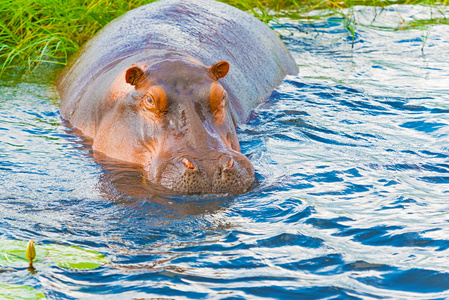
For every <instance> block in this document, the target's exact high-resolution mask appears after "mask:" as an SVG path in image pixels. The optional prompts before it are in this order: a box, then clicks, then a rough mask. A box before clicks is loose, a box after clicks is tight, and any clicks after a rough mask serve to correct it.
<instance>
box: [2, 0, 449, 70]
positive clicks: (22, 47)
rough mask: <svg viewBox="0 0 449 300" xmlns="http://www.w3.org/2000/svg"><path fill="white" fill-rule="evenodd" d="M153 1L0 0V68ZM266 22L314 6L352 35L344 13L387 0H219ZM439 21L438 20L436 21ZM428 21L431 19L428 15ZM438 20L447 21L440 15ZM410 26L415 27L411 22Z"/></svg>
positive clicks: (54, 49) (54, 58) (48, 51)
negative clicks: (341, 22) (341, 20)
mask: <svg viewBox="0 0 449 300" xmlns="http://www.w3.org/2000/svg"><path fill="white" fill-rule="evenodd" d="M153 1H154V0H114V1H112V0H71V1H66V0H39V1H32V0H2V1H0V70H5V69H6V68H7V67H11V66H18V67H26V68H28V69H32V68H33V67H35V66H36V65H38V64H40V63H43V62H49V63H53V64H61V65H65V64H66V63H67V61H68V59H69V58H70V56H71V55H72V54H73V53H74V52H76V51H77V50H78V48H79V47H80V46H81V45H82V44H83V43H84V42H85V41H87V40H88V39H89V38H90V37H92V36H93V35H94V34H95V33H96V32H97V31H99V30H100V29H101V28H103V26H105V25H106V24H107V23H108V22H110V21H111V20H113V19H115V18H116V17H118V16H120V15H122V14H124V13H125V12H127V11H128V10H131V9H133V8H136V7H138V6H141V5H144V4H147V3H149V2H153ZM222 1H223V2H226V3H228V4H230V5H233V6H236V7H238V8H240V9H242V10H246V11H248V12H251V13H252V14H253V15H255V16H256V17H257V18H259V19H261V20H262V21H264V22H266V23H268V22H269V21H271V20H276V18H278V17H280V16H288V17H291V18H304V16H305V15H306V13H307V12H308V11H310V10H314V9H331V10H333V11H335V12H337V13H339V14H341V16H342V17H343V18H344V19H345V21H346V22H345V24H346V27H347V28H348V30H349V32H350V33H352V34H353V35H354V30H355V29H354V28H355V24H356V22H355V20H353V18H351V16H350V15H348V14H346V13H345V10H344V9H345V8H347V7H352V6H354V5H373V6H380V7H385V6H387V5H390V4H391V2H390V1H387V0H369V1H364V0H344V1H337V0H222ZM446 1H447V0H444V1H443V2H441V1H439V2H438V1H436V0H413V2H412V0H399V1H395V2H394V3H395V4H398V3H399V4H423V5H436V4H443V5H445V4H446V3H445V2H446ZM440 21H441V20H440ZM428 22H429V23H431V22H432V20H428ZM442 22H447V20H446V19H444V20H443V21H442ZM414 26H419V25H417V24H414Z"/></svg>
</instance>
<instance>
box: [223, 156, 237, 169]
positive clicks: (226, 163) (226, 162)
mask: <svg viewBox="0 0 449 300" xmlns="http://www.w3.org/2000/svg"><path fill="white" fill-rule="evenodd" d="M220 166H221V169H222V170H223V171H224V170H228V169H231V168H232V167H233V166H234V159H232V157H230V156H227V155H226V156H223V157H222V158H221V159H220Z"/></svg>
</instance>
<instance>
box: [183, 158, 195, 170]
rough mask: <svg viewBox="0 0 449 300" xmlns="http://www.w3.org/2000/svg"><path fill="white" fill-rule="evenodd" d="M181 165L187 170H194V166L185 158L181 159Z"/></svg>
mask: <svg viewBox="0 0 449 300" xmlns="http://www.w3.org/2000/svg"><path fill="white" fill-rule="evenodd" d="M182 163H183V164H184V166H185V167H186V168H188V169H195V165H194V164H193V163H192V162H191V161H190V160H188V159H187V158H183V159H182Z"/></svg>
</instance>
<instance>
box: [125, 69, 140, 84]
mask: <svg viewBox="0 0 449 300" xmlns="http://www.w3.org/2000/svg"><path fill="white" fill-rule="evenodd" d="M144 78H145V73H144V72H143V71H142V69H141V68H139V67H131V68H129V69H128V70H126V75H125V79H126V82H127V83H129V84H131V85H137V84H138V83H139V82H141V81H142V80H143V79H144Z"/></svg>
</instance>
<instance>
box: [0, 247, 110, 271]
mask: <svg viewBox="0 0 449 300" xmlns="http://www.w3.org/2000/svg"><path fill="white" fill-rule="evenodd" d="M27 244H28V242H27V241H16V240H0V266H3V267H27V266H28V260H27V259H26V257H25V251H26V248H27ZM35 248H36V258H35V259H34V261H33V265H34V266H35V267H38V266H39V264H40V263H47V264H53V265H57V266H60V267H63V268H68V269H82V270H90V269H95V268H98V267H99V266H101V265H103V264H107V263H109V262H110V260H109V259H108V258H107V257H105V256H104V255H103V254H101V253H98V252H95V251H92V250H86V249H83V248H80V247H73V246H63V245H57V244H45V245H39V244H35Z"/></svg>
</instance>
